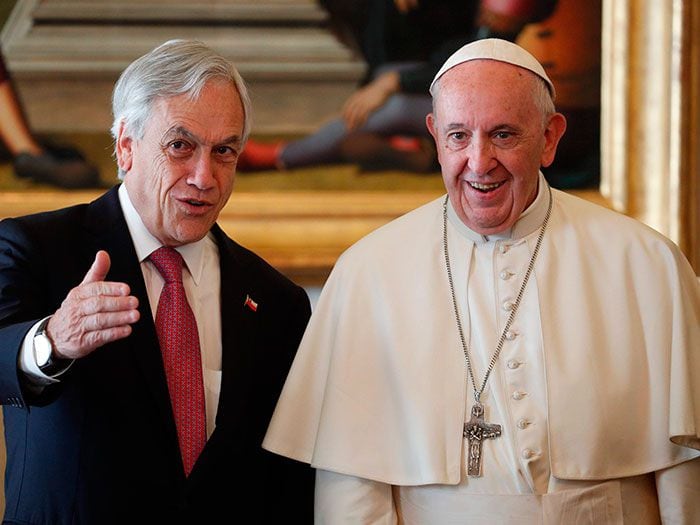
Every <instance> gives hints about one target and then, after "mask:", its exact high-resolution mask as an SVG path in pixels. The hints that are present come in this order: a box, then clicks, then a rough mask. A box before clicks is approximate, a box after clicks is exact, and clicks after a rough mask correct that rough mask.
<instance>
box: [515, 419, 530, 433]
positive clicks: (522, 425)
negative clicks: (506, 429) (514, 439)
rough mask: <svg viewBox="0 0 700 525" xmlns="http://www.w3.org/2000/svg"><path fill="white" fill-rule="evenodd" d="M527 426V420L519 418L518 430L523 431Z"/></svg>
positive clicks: (528, 423) (528, 424)
mask: <svg viewBox="0 0 700 525" xmlns="http://www.w3.org/2000/svg"><path fill="white" fill-rule="evenodd" d="M529 426H530V422H529V421H528V420H527V419H525V418H524V417H521V418H520V419H518V428H519V429H520V430H525V429H526V428H527V427H529Z"/></svg>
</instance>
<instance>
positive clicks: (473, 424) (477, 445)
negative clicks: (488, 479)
mask: <svg viewBox="0 0 700 525" xmlns="http://www.w3.org/2000/svg"><path fill="white" fill-rule="evenodd" d="M500 435H501V425H494V424H490V423H486V422H485V421H484V406H483V405H482V404H481V403H474V406H473V407H472V417H471V418H470V419H469V422H467V423H465V424H464V437H465V438H467V440H468V441H469V447H468V455H467V475H469V476H472V477H475V478H478V477H480V476H481V443H482V441H483V440H484V439H493V438H497V437H498V436H500Z"/></svg>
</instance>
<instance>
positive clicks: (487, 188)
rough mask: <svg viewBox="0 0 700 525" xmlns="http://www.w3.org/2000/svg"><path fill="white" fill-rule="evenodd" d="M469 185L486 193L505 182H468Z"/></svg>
mask: <svg viewBox="0 0 700 525" xmlns="http://www.w3.org/2000/svg"><path fill="white" fill-rule="evenodd" d="M468 184H469V186H471V187H472V188H474V189H475V190H477V191H480V192H482V193H488V192H490V191H493V190H495V189H498V188H500V187H501V186H503V184H505V182H492V183H491V184H482V183H480V182H468Z"/></svg>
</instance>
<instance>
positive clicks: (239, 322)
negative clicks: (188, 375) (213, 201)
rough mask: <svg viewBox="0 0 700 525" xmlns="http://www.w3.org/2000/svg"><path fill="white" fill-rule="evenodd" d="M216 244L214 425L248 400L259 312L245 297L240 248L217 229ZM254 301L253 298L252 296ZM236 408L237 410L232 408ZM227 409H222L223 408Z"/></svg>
mask: <svg viewBox="0 0 700 525" xmlns="http://www.w3.org/2000/svg"><path fill="white" fill-rule="evenodd" d="M212 231H213V233H214V236H215V238H216V241H217V244H218V246H219V261H220V267H221V352H222V356H221V370H222V374H221V393H220V396H219V405H218V409H217V414H216V425H217V428H219V427H220V426H225V424H226V418H225V415H226V414H227V413H228V414H231V413H233V414H240V413H241V410H242V409H243V407H244V406H245V405H247V404H248V403H249V402H250V401H251V400H250V399H249V396H248V395H247V391H248V390H249V387H248V385H249V384H250V381H252V380H254V377H252V376H253V375H254V374H253V370H252V357H253V352H254V349H255V338H256V334H257V333H258V326H259V317H260V316H259V315H258V313H257V312H256V311H254V308H251V306H252V305H250V306H248V305H246V298H247V297H248V296H249V295H250V294H251V290H252V289H254V287H255V283H254V282H253V281H252V279H251V276H250V275H249V272H248V269H247V265H246V264H245V262H244V258H243V257H242V256H241V255H242V254H241V249H240V248H239V247H238V246H237V245H236V244H235V243H233V242H232V241H231V240H230V239H229V238H228V237H226V235H225V234H224V233H223V232H222V231H221V229H220V228H219V227H218V226H214V229H213V230H212ZM252 299H253V300H255V298H254V297H252ZM234 407H237V409H234ZM227 410H228V411H229V412H226V411H227Z"/></svg>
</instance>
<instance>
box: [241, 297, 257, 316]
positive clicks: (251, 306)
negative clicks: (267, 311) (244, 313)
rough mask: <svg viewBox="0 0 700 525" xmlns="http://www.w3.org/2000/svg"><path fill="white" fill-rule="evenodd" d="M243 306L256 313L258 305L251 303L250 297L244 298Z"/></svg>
mask: <svg viewBox="0 0 700 525" xmlns="http://www.w3.org/2000/svg"><path fill="white" fill-rule="evenodd" d="M243 306H247V307H248V308H249V309H250V310H252V311H253V312H257V311H258V303H256V302H255V301H253V299H251V297H250V295H246V296H245V302H244V303H243Z"/></svg>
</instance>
